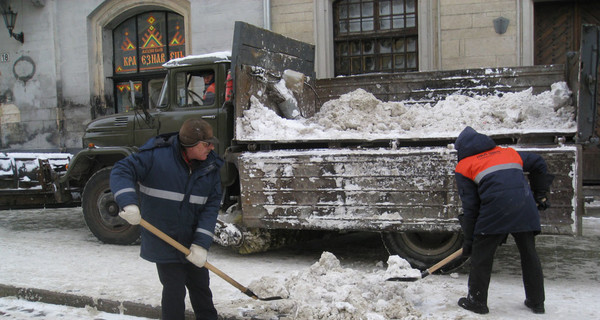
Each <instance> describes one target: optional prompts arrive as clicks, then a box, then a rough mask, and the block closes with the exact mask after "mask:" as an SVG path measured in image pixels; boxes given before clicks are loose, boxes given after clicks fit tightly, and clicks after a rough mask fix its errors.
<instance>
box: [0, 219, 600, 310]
mask: <svg viewBox="0 0 600 320" xmlns="http://www.w3.org/2000/svg"><path fill="white" fill-rule="evenodd" d="M583 223H584V236H586V235H587V237H584V238H579V239H575V238H572V237H568V236H561V237H540V239H538V241H537V242H538V243H537V245H538V248H539V251H540V254H541V256H540V258H541V259H542V263H543V266H544V275H545V278H546V311H547V312H546V314H545V315H541V316H537V315H533V314H532V313H531V311H529V310H527V309H526V308H525V307H524V306H523V299H524V298H523V296H524V294H523V283H522V280H521V276H520V271H519V268H520V266H519V264H518V258H517V256H518V253H517V249H516V247H515V245H514V243H513V242H512V238H510V239H509V243H508V244H507V245H508V246H509V247H508V248H507V247H506V246H502V247H500V248H499V253H498V254H500V255H501V257H500V258H499V259H497V261H495V263H494V273H493V275H492V283H491V285H490V298H489V307H490V314H489V315H486V316H479V315H476V314H473V313H471V312H468V311H465V310H463V309H461V308H460V307H458V306H457V305H456V301H457V300H458V298H460V297H461V296H463V295H464V294H465V293H466V286H467V284H466V282H467V277H466V274H464V273H460V274H453V275H450V276H448V275H435V274H434V275H431V276H428V277H426V278H424V279H422V280H418V281H415V282H390V281H384V279H386V271H387V270H386V269H387V268H388V266H387V263H386V262H384V261H382V260H379V259H378V258H376V256H368V258H367V257H365V253H363V252H365V251H364V250H373V249H371V248H370V247H366V248H362V249H360V248H356V247H355V246H357V243H359V242H360V243H362V242H364V240H363V239H362V238H358V239H355V240H351V241H354V242H351V244H352V248H354V250H353V251H352V252H348V253H347V254H343V255H340V256H335V255H333V254H332V253H330V252H328V251H325V252H321V253H319V254H318V255H317V254H316V251H315V253H313V251H306V252H294V251H285V250H279V251H274V252H265V253H260V254H253V255H239V254H236V253H234V252H232V251H231V250H229V249H225V248H221V247H219V246H216V245H213V247H212V248H211V250H210V253H209V261H210V262H211V263H212V264H213V265H215V266H217V267H218V268H219V269H221V270H222V271H223V272H225V273H226V274H228V275H230V276H231V277H232V278H234V279H236V280H237V281H239V282H240V283H241V284H242V285H246V286H248V287H249V288H251V289H253V290H256V291H254V292H255V293H256V294H257V295H259V296H260V297H270V296H272V295H276V296H284V295H285V294H286V292H287V294H289V297H288V298H286V299H283V300H275V301H257V300H253V299H250V298H249V297H247V296H246V295H244V294H243V293H241V292H240V291H239V290H238V289H236V288H235V287H233V286H232V285H230V284H229V283H227V282H225V281H223V280H222V279H220V278H219V277H218V276H217V275H215V274H211V289H212V291H213V294H214V300H215V304H216V307H217V309H218V310H219V313H220V314H221V315H222V316H223V317H233V316H237V317H238V318H246V319H250V318H252V319H265V320H266V319H282V318H281V316H283V317H284V318H285V319H359V318H360V319H367V320H379V319H393V318H396V319H398V318H399V319H431V320H438V319H439V320H441V319H548V320H550V319H552V320H555V319H556V320H558V319H598V318H600V309H598V307H597V301H596V300H597V297H598V296H599V294H600V292H599V289H598V288H599V286H598V285H597V284H598V281H599V276H598V259H597V250H596V249H593V248H596V246H595V243H597V241H598V236H600V218H587V219H585V220H584V222H583ZM348 240H350V239H348V238H346V239H345V241H348ZM0 252H2V262H1V263H0V283H1V284H10V285H14V286H18V287H31V288H38V289H46V290H53V291H57V292H66V293H71V294H81V295H85V296H91V297H96V298H103V299H111V300H117V301H132V302H138V303H145V304H150V305H160V292H161V285H160V282H159V281H158V277H157V275H156V267H155V266H154V264H152V263H149V262H147V261H144V260H142V259H141V258H140V257H139V246H116V245H106V244H102V243H100V242H99V241H98V240H97V239H95V238H94V236H93V235H91V233H90V232H89V230H88V229H87V228H86V226H85V222H84V221H83V217H82V215H81V208H64V209H37V210H10V211H3V212H2V215H0ZM354 256H361V257H363V258H362V259H358V260H351V257H354ZM342 259H343V260H342ZM340 260H342V261H340ZM574 266H576V267H574ZM268 286H271V287H272V289H273V290H272V291H263V289H261V288H267V287H268ZM265 290H271V289H265ZM7 299H8V298H1V299H0V312H2V311H3V310H7V309H5V308H10V307H9V306H10V305H14V304H13V303H12V302H10V301H8V300H7ZM5 306H8V307H5ZM25 308H31V309H33V308H37V306H31V305H29V306H25ZM188 308H190V306H189V302H188ZM79 311H80V312H81V313H80V317H79V318H78V317H71V318H67V319H100V318H102V319H116V318H110V317H106V316H104V315H99V314H97V312H96V313H95V311H94V310H88V311H87V312H83V311H82V310H79ZM11 312H16V311H11ZM62 312H64V311H62ZM73 312H74V311H69V313H73ZM35 314H36V313H31V314H30V315H31V318H32V319H39V317H35V316H34V315H35ZM47 314H48V318H51V315H55V314H57V313H56V311H51V312H49V313H47ZM278 316H279V317H278ZM57 318H58V316H57ZM65 318H66V317H65ZM19 319H29V318H28V317H25V316H24V317H23V318H19ZM118 319H126V317H120V318H118Z"/></svg>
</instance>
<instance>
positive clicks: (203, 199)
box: [190, 195, 208, 204]
mask: <svg viewBox="0 0 600 320" xmlns="http://www.w3.org/2000/svg"><path fill="white" fill-rule="evenodd" d="M206 200H208V198H207V197H200V196H194V195H191V196H190V203H194V204H205V203H206Z"/></svg>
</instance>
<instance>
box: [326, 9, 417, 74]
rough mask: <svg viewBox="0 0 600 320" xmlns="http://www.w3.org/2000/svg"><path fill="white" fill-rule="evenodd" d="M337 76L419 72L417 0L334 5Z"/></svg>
mask: <svg viewBox="0 0 600 320" xmlns="http://www.w3.org/2000/svg"><path fill="white" fill-rule="evenodd" d="M333 14H334V53H335V74H336V75H351V74H361V73H371V72H406V71H417V70H418V66H419V64H418V46H417V40H418V37H417V33H418V31H417V0H379V1H377V0H342V1H336V2H334V4H333Z"/></svg>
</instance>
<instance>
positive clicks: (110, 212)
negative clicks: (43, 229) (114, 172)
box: [81, 167, 140, 245]
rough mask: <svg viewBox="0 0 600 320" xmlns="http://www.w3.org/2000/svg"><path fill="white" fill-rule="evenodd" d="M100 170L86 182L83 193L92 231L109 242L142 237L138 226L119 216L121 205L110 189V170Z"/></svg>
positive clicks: (85, 209) (86, 217)
mask: <svg viewBox="0 0 600 320" xmlns="http://www.w3.org/2000/svg"><path fill="white" fill-rule="evenodd" d="M111 169H112V168H111V167H108V168H103V169H100V170H98V171H97V172H96V173H94V175H93V176H92V177H91V178H90V180H89V181H88V182H87V183H86V184H85V188H84V189H83V195H82V205H81V206H82V208H83V217H84V219H85V223H86V224H87V226H88V228H89V229H90V231H91V232H92V233H93V234H94V236H96V238H98V239H99V240H100V241H102V242H104V243H108V244H122V245H127V244H132V243H134V242H135V241H137V240H138V238H139V237H140V230H139V227H138V226H132V225H130V224H129V223H127V221H125V220H123V219H122V218H121V217H119V206H118V205H117V203H116V202H115V199H114V197H113V194H112V192H111V191H110V185H109V180H110V170H111Z"/></svg>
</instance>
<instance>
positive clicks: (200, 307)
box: [156, 263, 217, 320]
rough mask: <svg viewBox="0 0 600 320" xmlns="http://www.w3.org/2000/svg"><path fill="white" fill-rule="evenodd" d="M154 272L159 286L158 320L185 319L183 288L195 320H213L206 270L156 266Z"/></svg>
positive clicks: (177, 265)
mask: <svg viewBox="0 0 600 320" xmlns="http://www.w3.org/2000/svg"><path fill="white" fill-rule="evenodd" d="M156 269H157V270H158V278H159V279H160V283H162V285H163V290H162V300H161V306H162V319H164V320H183V319H185V295H186V291H185V288H186V287H187V289H188V291H189V292H190V301H191V303H192V308H193V309H194V314H195V315H196V319H210V320H214V319H217V310H216V309H215V306H214V304H213V301H212V292H211V291H210V288H209V278H208V269H206V268H198V267H196V266H195V265H193V264H191V263H157V264H156Z"/></svg>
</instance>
